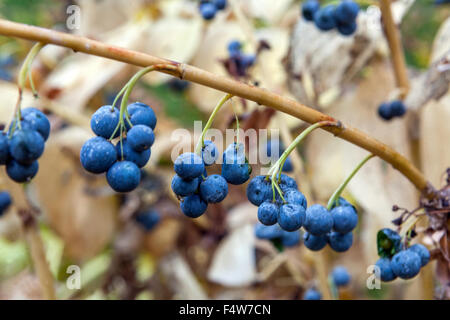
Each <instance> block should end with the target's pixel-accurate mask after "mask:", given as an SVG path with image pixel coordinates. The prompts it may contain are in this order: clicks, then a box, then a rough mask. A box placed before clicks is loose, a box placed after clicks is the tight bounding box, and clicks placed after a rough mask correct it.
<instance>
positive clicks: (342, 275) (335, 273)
mask: <svg viewBox="0 0 450 320" xmlns="http://www.w3.org/2000/svg"><path fill="white" fill-rule="evenodd" d="M331 278H332V279H333V282H334V284H335V285H336V286H337V287H342V286H346V285H348V284H349V283H350V279H351V276H350V274H349V273H348V271H347V269H346V268H345V267H343V266H337V267H335V268H334V269H333V270H332V271H331Z"/></svg>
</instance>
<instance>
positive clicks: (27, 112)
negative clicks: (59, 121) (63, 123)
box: [21, 108, 50, 141]
mask: <svg viewBox="0 0 450 320" xmlns="http://www.w3.org/2000/svg"><path fill="white" fill-rule="evenodd" d="M21 114H22V121H21V125H22V129H29V130H34V131H37V132H39V134H40V135H41V136H42V138H43V139H44V141H47V139H48V136H49V135H50V121H48V118H47V116H46V115H45V114H44V113H43V112H42V111H40V110H38V109H36V108H25V109H22V112H21Z"/></svg>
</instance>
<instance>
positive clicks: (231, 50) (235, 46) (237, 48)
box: [227, 40, 242, 57]
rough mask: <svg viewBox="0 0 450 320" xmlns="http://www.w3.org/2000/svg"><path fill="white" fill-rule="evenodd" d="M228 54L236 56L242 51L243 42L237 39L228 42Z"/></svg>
mask: <svg viewBox="0 0 450 320" xmlns="http://www.w3.org/2000/svg"><path fill="white" fill-rule="evenodd" d="M227 49H228V54H229V55H230V56H231V57H236V56H238V55H239V54H240V53H241V49H242V44H241V42H239V41H237V40H233V41H231V42H230V43H229V44H228V47H227Z"/></svg>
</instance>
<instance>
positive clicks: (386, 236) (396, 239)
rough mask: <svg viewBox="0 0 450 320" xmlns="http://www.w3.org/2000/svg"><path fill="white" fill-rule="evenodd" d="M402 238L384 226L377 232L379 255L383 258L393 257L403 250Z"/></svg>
mask: <svg viewBox="0 0 450 320" xmlns="http://www.w3.org/2000/svg"><path fill="white" fill-rule="evenodd" d="M401 244H402V238H401V237H400V235H399V234H398V233H397V232H395V231H394V230H391V229H389V228H384V229H381V230H380V231H378V233H377V248H378V255H379V256H380V257H382V258H391V257H392V256H393V255H394V254H396V253H397V252H399V251H400V250H401Z"/></svg>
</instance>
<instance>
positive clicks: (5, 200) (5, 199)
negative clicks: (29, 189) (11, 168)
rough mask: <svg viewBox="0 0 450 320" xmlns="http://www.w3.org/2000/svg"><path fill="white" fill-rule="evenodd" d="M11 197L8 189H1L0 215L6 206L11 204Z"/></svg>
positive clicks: (6, 208)
mask: <svg viewBox="0 0 450 320" xmlns="http://www.w3.org/2000/svg"><path fill="white" fill-rule="evenodd" d="M11 203H12V199H11V195H10V194H9V192H8V191H1V192H0V217H1V216H2V215H3V214H4V213H5V212H6V210H8V208H9V207H10V206H11Z"/></svg>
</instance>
